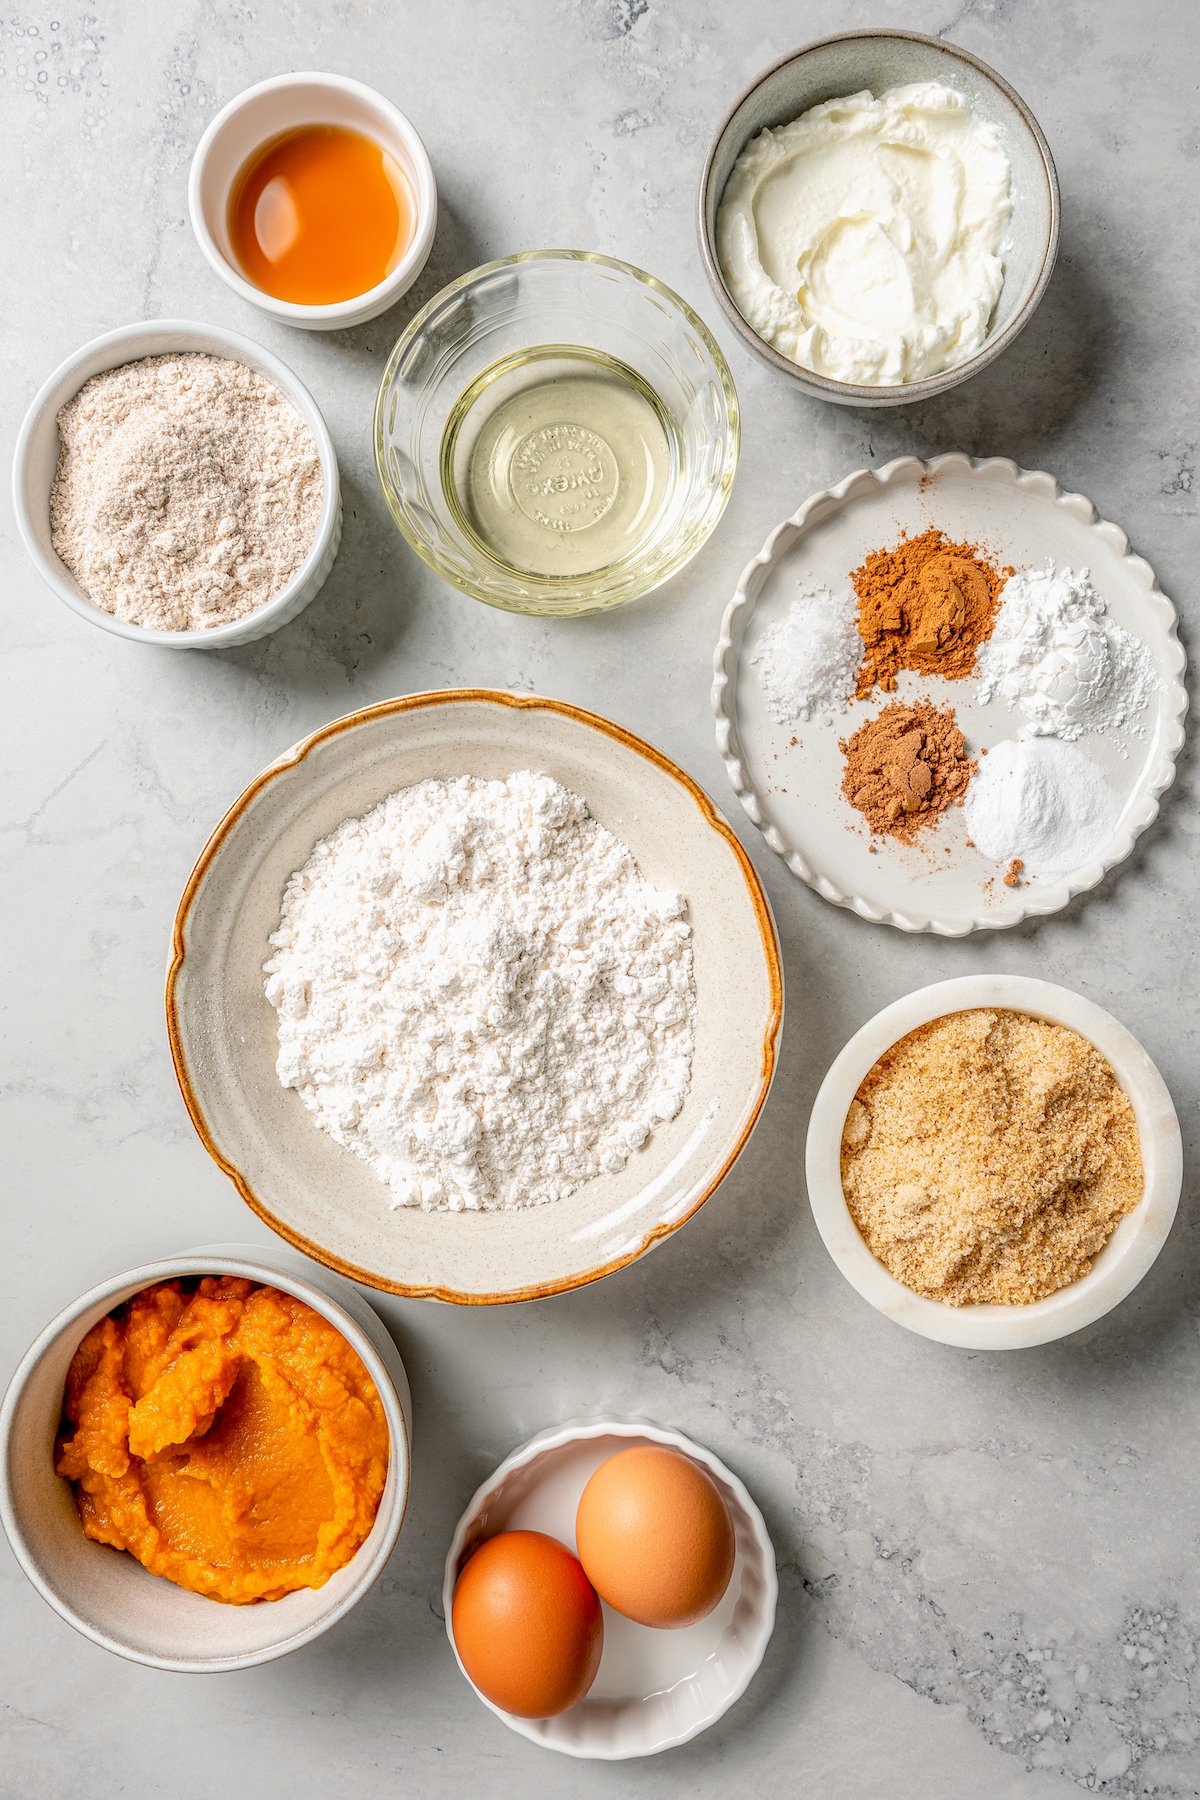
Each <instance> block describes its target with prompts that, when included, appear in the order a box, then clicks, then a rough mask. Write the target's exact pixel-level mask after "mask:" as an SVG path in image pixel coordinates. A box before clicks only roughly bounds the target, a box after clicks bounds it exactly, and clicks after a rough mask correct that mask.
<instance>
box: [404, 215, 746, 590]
mask: <svg viewBox="0 0 1200 1800" xmlns="http://www.w3.org/2000/svg"><path fill="white" fill-rule="evenodd" d="M539 262H567V263H571V262H575V263H590V264H594V265H595V266H596V267H598V268H602V269H615V270H618V271H619V272H620V273H621V274H623V275H629V276H632V277H633V279H634V280H635V281H637V282H639V283H640V284H641V285H642V286H643V287H647V288H650V289H652V291H653V292H654V293H656V294H658V295H659V297H660V298H661V299H663V300H665V301H666V302H667V303H668V304H669V305H670V306H673V307H675V308H677V310H678V311H679V312H680V313H681V314H682V315H683V317H684V319H685V320H686V322H687V324H688V326H689V328H690V329H691V330H692V331H694V332H695V334H696V336H697V337H698V338H699V339H700V341H701V343H702V344H703V345H704V348H705V350H706V351H707V352H708V354H709V356H710V357H711V358H712V363H713V368H714V369H715V370H716V373H717V378H718V380H719V382H720V385H721V394H722V397H723V399H724V402H725V412H726V418H727V421H728V423H727V426H726V448H725V456H724V465H725V473H724V474H723V476H722V479H721V483H720V486H719V488H718V490H717V499H716V505H715V506H714V507H713V508H712V509H711V511H710V513H709V515H708V518H707V520H706V522H705V528H704V533H703V535H702V536H701V537H699V538H698V539H697V540H696V541H695V542H694V543H691V544H690V547H689V548H687V549H686V550H685V551H682V552H681V553H680V554H679V555H678V556H675V557H672V558H671V560H670V562H669V563H668V564H667V565H666V567H665V568H664V569H663V570H662V571H661V573H660V574H659V575H658V576H657V577H656V578H655V580H654V581H652V582H651V583H650V585H649V586H648V587H645V588H638V589H637V590H636V592H634V593H632V594H627V595H626V596H625V598H624V599H623V600H620V601H609V602H602V603H601V604H600V605H599V606H596V607H594V608H591V609H584V610H585V612H586V611H587V610H591V611H597V612H599V611H604V610H609V609H613V610H615V608H616V607H617V606H619V605H627V604H628V603H629V602H630V601H631V600H640V599H643V598H644V597H645V596H646V595H647V594H652V593H654V591H655V589H657V588H660V587H662V585H663V583H664V582H667V581H670V580H671V579H672V577H673V576H675V575H677V574H678V573H679V571H680V570H681V569H683V568H686V566H687V564H688V563H689V562H690V561H691V560H692V558H693V557H694V556H695V555H696V554H697V553H698V552H699V551H700V550H701V549H702V547H703V546H704V544H705V543H707V541H708V539H709V538H710V537H711V536H712V534H713V532H714V531H715V530H716V527H717V525H718V524H719V523H720V519H721V515H722V514H723V513H724V511H725V508H726V506H727V505H728V504H729V497H730V494H731V493H732V492H733V484H734V481H735V480H736V478H737V471H738V464H739V462H740V460H741V449H742V423H741V406H740V404H739V401H738V395H737V387H736V385H735V383H734V379H733V371H732V370H731V369H730V367H729V363H728V360H727V358H726V356H725V352H724V351H723V350H722V349H721V346H720V344H718V342H717V340H716V338H715V337H714V336H713V333H712V331H711V330H710V329H709V327H708V326H707V325H706V324H705V322H704V320H703V319H702V318H701V317H700V314H699V313H698V312H697V311H696V310H695V308H694V307H692V306H690V305H689V304H688V302H687V301H686V300H685V299H684V298H683V296H682V295H681V294H679V293H677V292H676V290H675V289H674V288H672V287H669V286H668V285H667V283H666V282H665V281H660V280H659V278H658V276H657V275H651V274H650V273H649V271H648V270H646V269H642V268H639V267H638V265H637V264H636V263H631V262H625V261H623V260H622V259H621V258H620V257H617V256H606V255H605V254H604V253H603V252H602V251H600V250H570V249H545V250H517V251H515V252H514V253H513V254H512V255H511V256H497V257H494V258H493V259H492V260H491V261H490V262H485V263H479V264H478V265H477V266H476V267H475V268H473V269H468V270H467V272H466V273H465V274H464V275H458V276H456V277H455V279H454V280H453V281H448V282H447V283H446V285H445V286H444V287H441V288H439V289H438V291H437V293H436V294H434V295H433V297H432V298H431V299H430V300H427V301H426V302H425V305H424V306H422V307H421V308H420V310H419V311H418V312H415V313H414V314H413V316H412V318H411V319H410V320H409V321H408V324H407V325H406V326H405V327H404V330H403V331H402V332H401V333H400V336H399V337H398V338H397V339H396V341H395V343H394V344H393V345H392V348H391V350H390V351H389V352H388V358H387V362H386V363H385V364H384V368H383V373H382V375H381V376H380V378H379V386H378V388H377V390H376V394H375V408H374V413H373V417H372V422H371V441H372V445H373V449H374V457H375V473H376V477H377V479H378V481H379V486H380V488H381V490H382V492H383V498H384V502H385V504H386V506H387V509H388V512H389V513H390V514H391V516H392V520H393V522H394V524H395V526H396V528H397V530H398V531H399V532H400V535H401V536H402V537H403V538H404V540H405V542H406V543H407V544H408V546H409V548H410V549H412V550H415V551H416V553H417V555H418V556H419V557H420V558H421V561H422V562H423V563H425V564H426V565H427V566H428V567H429V568H431V569H432V570H433V571H434V573H435V574H436V575H440V576H441V578H442V580H443V581H448V582H450V583H451V585H452V586H454V587H456V588H458V589H459V591H460V592H461V593H464V594H469V595H470V596H471V598H472V599H473V600H481V601H482V602H483V603H484V604H485V605H486V606H495V607H497V608H498V609H499V610H500V611H519V612H525V611H526V610H527V609H526V608H524V607H515V606H510V604H509V602H507V601H506V600H503V599H501V598H500V597H499V595H497V594H493V593H489V592H485V591H483V590H482V589H481V588H480V587H479V586H478V585H477V584H475V583H472V582H470V581H468V580H465V579H464V577H463V575H462V573H461V571H460V570H458V569H456V568H455V567H454V566H453V565H452V564H451V563H449V562H448V561H446V559H444V558H443V557H441V556H440V555H438V553H437V552H436V551H435V550H434V549H433V548H432V547H431V546H430V545H429V544H428V542H427V541H426V540H425V539H424V538H423V537H421V536H420V534H419V533H418V532H416V531H414V530H413V528H412V525H411V523H410V522H409V520H408V517H407V515H406V513H405V512H404V509H403V508H402V507H401V506H400V505H399V503H398V500H397V497H396V494H395V492H394V487H393V483H392V480H391V476H390V474H389V472H388V469H387V463H386V457H385V449H384V434H385V427H384V410H385V404H386V401H385V396H386V394H387V391H388V388H389V385H390V383H391V381H392V379H393V377H394V376H395V373H396V370H397V368H398V367H399V364H400V362H401V360H402V358H403V357H404V356H406V355H407V354H408V351H409V349H410V346H411V345H412V344H413V343H414V342H415V341H416V339H417V338H418V337H419V336H420V334H421V332H423V331H424V329H425V327H426V325H427V324H428V322H429V320H430V319H431V318H432V317H433V315H434V313H435V312H436V311H437V310H438V308H439V307H441V306H443V305H444V304H445V302H446V301H447V300H448V299H449V298H450V296H451V295H453V294H459V293H463V292H464V291H465V290H466V289H468V288H470V287H472V286H473V285H474V284H475V283H476V282H478V281H481V280H482V279H483V278H484V277H486V276H491V275H494V274H496V273H497V271H499V270H500V269H507V268H514V267H516V266H517V265H518V264H521V263H539ZM526 580H527V581H528V583H529V585H530V587H531V588H532V589H533V590H534V591H535V592H537V593H539V594H543V595H545V596H547V597H549V596H552V595H561V594H569V593H570V592H572V590H573V589H577V588H578V587H579V585H580V579H579V577H578V576H565V575H554V576H539V575H529V576H527V577H526ZM528 611H529V613H530V615H531V616H534V617H539V618H545V617H557V616H559V615H557V614H552V613H551V614H547V613H545V612H536V611H535V610H534V609H532V608H530V609H528ZM563 616H569V617H576V616H580V617H582V616H584V615H583V613H580V614H569V615H563Z"/></svg>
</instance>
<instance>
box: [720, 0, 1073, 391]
mask: <svg viewBox="0 0 1200 1800" xmlns="http://www.w3.org/2000/svg"><path fill="white" fill-rule="evenodd" d="M913 81H940V82H942V83H944V85H945V86H946V87H951V88H955V89H957V91H958V92H959V93H960V94H964V95H965V96H966V98H967V100H968V101H969V103H970V105H971V108H972V110H973V111H974V112H976V113H977V114H978V115H979V117H980V118H981V119H984V120H986V121H987V123H988V124H989V125H991V126H992V127H993V128H994V129H995V131H996V133H997V134H998V136H999V138H1000V141H1001V143H1002V144H1003V145H1004V148H1005V151H1006V153H1007V155H1008V160H1009V163H1010V165H1011V168H1012V190H1013V211H1012V222H1011V224H1010V226H1009V229H1008V235H1007V237H1006V239H1005V244H1004V250H1003V255H1004V286H1003V288H1002V290H1001V293H1000V298H999V300H998V301H997V302H996V311H995V315H994V317H993V319H992V327H991V330H990V332H989V333H988V337H987V340H986V342H985V343H984V344H983V346H982V347H981V348H980V349H979V350H978V351H977V352H976V353H975V355H974V356H972V357H968V358H967V360H966V361H965V362H961V363H958V364H957V365H956V366H955V367H954V368H952V369H943V370H942V372H941V373H940V374H938V375H930V376H928V377H926V379H925V380H923V381H910V382H904V383H901V384H898V385H896V386H893V387H865V386H861V385H859V384H858V383H855V382H848V381H831V380H830V379H829V377H828V376H826V375H815V374H814V373H813V372H812V370H811V369H802V368H801V367H800V366H799V364H798V363H794V362H792V361H790V360H789V358H788V357H786V356H782V355H781V354H780V353H779V351H778V350H775V349H774V348H772V346H771V345H770V344H768V343H767V342H766V341H765V340H764V339H763V338H761V337H759V335H758V333H757V332H756V331H754V330H753V329H752V327H751V326H750V325H748V324H747V322H746V320H745V319H744V318H743V317H742V315H741V313H740V312H739V311H738V309H737V307H736V306H735V305H734V303H733V300H732V299H731V298H730V295H729V291H728V289H727V288H726V286H725V280H724V277H723V275H722V273H721V265H720V262H719V260H718V258H717V251H716V220H717V209H718V207H719V206H720V203H721V195H722V194H723V193H724V191H725V183H726V182H727V181H728V179H729V175H730V171H731V170H732V168H733V165H734V163H735V162H736V161H737V159H738V157H739V156H740V155H741V153H742V151H743V150H744V149H745V147H746V145H747V144H748V143H749V142H750V140H751V138H753V137H757V135H758V133H759V132H760V131H762V130H763V129H764V127H765V126H768V125H784V124H786V123H787V122H788V121H789V120H791V119H797V118H799V116H800V114H801V113H804V112H807V111H808V109H809V107H811V106H818V105H820V103H821V102H822V101H823V100H832V99H836V98H837V97H838V96H839V95H843V94H855V93H860V92H861V91H862V90H863V89H864V88H869V89H870V90H871V92H872V93H874V94H878V93H880V92H881V91H882V90H883V89H884V88H889V87H899V86H902V85H904V84H905V83H907V82H913ZM1058 212H1059V204H1058V177H1057V176H1056V174H1055V172H1054V158H1053V157H1052V156H1051V154H1050V146H1049V145H1048V144H1047V142H1046V140H1045V138H1044V137H1043V135H1042V132H1041V128H1040V127H1039V125H1038V122H1037V120H1036V119H1035V118H1034V116H1033V114H1032V113H1031V112H1030V110H1029V108H1028V107H1027V106H1026V105H1025V102H1024V101H1023V100H1022V99H1021V97H1020V95H1019V94H1016V93H1014V92H1013V90H1012V88H1010V87H1009V85H1008V83H1007V82H1006V81H1003V80H1002V79H1001V77H1000V76H999V75H997V74H996V72H995V70H994V69H989V68H988V66H987V64H986V63H984V62H980V60H979V58H978V57H977V56H972V55H971V54H970V52H969V51H967V50H960V49H959V48H958V47H957V46H956V45H954V44H943V43H942V42H941V41H940V40H939V39H937V38H929V37H922V36H920V35H919V33H917V32H915V31H849V32H846V33H844V34H843V35H842V36H840V37H831V38H821V39H819V40H818V41H817V42H816V43H814V44H808V45H807V46H806V47H805V48H804V49H803V50H797V51H794V52H793V54H792V55H791V56H785V57H784V58H783V60H782V61H781V62H777V63H775V64H774V65H773V66H772V67H771V68H769V69H767V70H765V71H764V73H763V74H762V75H760V76H759V77H758V79H757V80H756V81H753V82H751V84H750V86H749V87H748V88H747V89H746V90H745V92H744V93H742V94H741V95H739V97H738V98H737V100H735V101H734V103H733V106H732V107H731V108H730V110H729V112H728V113H727V114H726V116H725V119H724V120H723V122H722V124H721V126H720V128H719V129H718V131H717V134H716V136H715V137H714V138H713V140H712V143H711V145H710V147H709V152H708V156H707V159H706V160H705V164H704V172H703V174H702V175H701V177H700V208H699V220H698V224H699V232H700V251H701V255H702V256H703V258H704V267H705V270H706V272H707V274H708V278H709V280H710V281H711V283H712V286H713V291H714V292H715V294H716V296H717V299H718V300H719V301H720V303H721V306H722V308H723V309H724V311H725V314H726V317H727V318H728V319H729V322H730V324H731V325H733V326H734V327H735V329H736V330H737V331H739V332H740V333H741V335H742V337H743V338H745V340H746V342H747V343H748V344H749V345H750V347H751V349H752V350H756V351H757V352H758V354H759V356H761V357H762V358H763V359H764V361H766V362H769V363H770V364H771V365H772V366H773V367H774V368H776V369H779V370H780V371H781V372H782V373H783V374H785V375H788V376H790V377H791V379H792V380H793V381H795V382H797V383H798V385H799V386H800V387H802V388H804V389H805V390H806V391H807V392H808V393H810V394H815V395H817V396H818V397H819V398H821V399H823V400H832V401H834V402H835V404H837V405H840V406H904V405H906V404H908V403H910V402H912V401H914V400H927V399H929V398H930V397H931V396H932V395H934V394H941V393H944V392H945V391H946V389H947V388H952V387H957V385H958V384H959V382H961V381H966V380H968V379H969V378H970V377H971V376H972V375H977V374H978V373H979V371H980V369H983V368H986V367H987V365H988V363H990V362H992V361H993V360H994V358H996V357H997V356H999V354H1000V352H1001V351H1002V350H1004V349H1005V348H1006V347H1007V346H1008V345H1009V344H1011V342H1012V340H1013V339H1014V338H1015V337H1016V335H1017V333H1018V332H1019V331H1020V330H1021V328H1022V326H1024V325H1026V324H1028V322H1029V320H1030V319H1031V318H1032V317H1033V314H1034V312H1035V311H1036V309H1037V306H1038V303H1039V301H1040V300H1041V298H1042V295H1043V294H1044V293H1045V291H1046V286H1047V284H1048V282H1049V280H1050V275H1051V272H1052V270H1053V268H1054V259H1055V257H1056V256H1057V255H1058Z"/></svg>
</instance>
